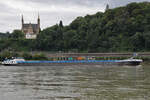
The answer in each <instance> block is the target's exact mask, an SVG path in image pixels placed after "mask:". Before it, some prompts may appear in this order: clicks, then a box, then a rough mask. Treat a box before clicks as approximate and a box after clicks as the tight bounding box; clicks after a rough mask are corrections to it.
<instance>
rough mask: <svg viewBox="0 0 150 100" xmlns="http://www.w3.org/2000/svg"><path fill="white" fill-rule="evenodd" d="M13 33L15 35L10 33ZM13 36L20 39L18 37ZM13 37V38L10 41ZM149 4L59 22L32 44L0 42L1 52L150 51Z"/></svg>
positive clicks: (14, 41)
mask: <svg viewBox="0 0 150 100" xmlns="http://www.w3.org/2000/svg"><path fill="white" fill-rule="evenodd" d="M14 33H17V32H14ZM17 36H19V37H22V35H21V34H19V35H18V33H17ZM12 37H13V38H12ZM149 44H150V3H149V2H142V3H131V4H128V5H127V6H125V7H118V8H114V9H109V10H107V11H106V12H104V13H102V12H98V13H96V14H94V15H87V16H85V17H78V18H76V19H75V20H74V21H73V22H72V23H71V24H70V25H68V26H63V22H62V21H60V23H59V24H57V25H54V26H52V27H48V28H46V29H44V30H42V31H41V32H40V34H39V35H38V37H37V39H36V40H25V39H23V38H18V37H16V35H12V36H11V38H8V39H1V40H0V47H1V50H4V49H9V48H11V49H13V50H18V51H22V50H26V51H31V50H36V51H65V52H69V51H73V52H128V51H131V52H132V51H134V52H135V51H149V50H150V45H149Z"/></svg>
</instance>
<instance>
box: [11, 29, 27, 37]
mask: <svg viewBox="0 0 150 100" xmlns="http://www.w3.org/2000/svg"><path fill="white" fill-rule="evenodd" d="M11 37H12V38H13V39H22V38H24V37H25V35H24V33H23V32H22V31H21V30H14V31H13V32H12V34H11Z"/></svg>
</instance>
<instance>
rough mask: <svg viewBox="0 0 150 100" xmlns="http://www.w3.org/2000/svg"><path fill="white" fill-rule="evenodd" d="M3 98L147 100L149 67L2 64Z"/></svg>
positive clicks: (4, 99)
mask: <svg viewBox="0 0 150 100" xmlns="http://www.w3.org/2000/svg"><path fill="white" fill-rule="evenodd" d="M0 80H1V81H0V97H1V99H2V100H10V99H11V100H148V98H149V97H150V67H149V65H143V66H51V67H49V66H47V67H42V66H41V67H35V66H34V67H31V66H30V67H16V66H8V67H6V66H1V67H0Z"/></svg>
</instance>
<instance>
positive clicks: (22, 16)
mask: <svg viewBox="0 0 150 100" xmlns="http://www.w3.org/2000/svg"><path fill="white" fill-rule="evenodd" d="M23 24H24V19H23V15H22V25H23Z"/></svg>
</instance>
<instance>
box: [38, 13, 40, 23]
mask: <svg viewBox="0 0 150 100" xmlns="http://www.w3.org/2000/svg"><path fill="white" fill-rule="evenodd" d="M38 25H39V26H40V15H39V13H38Z"/></svg>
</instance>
